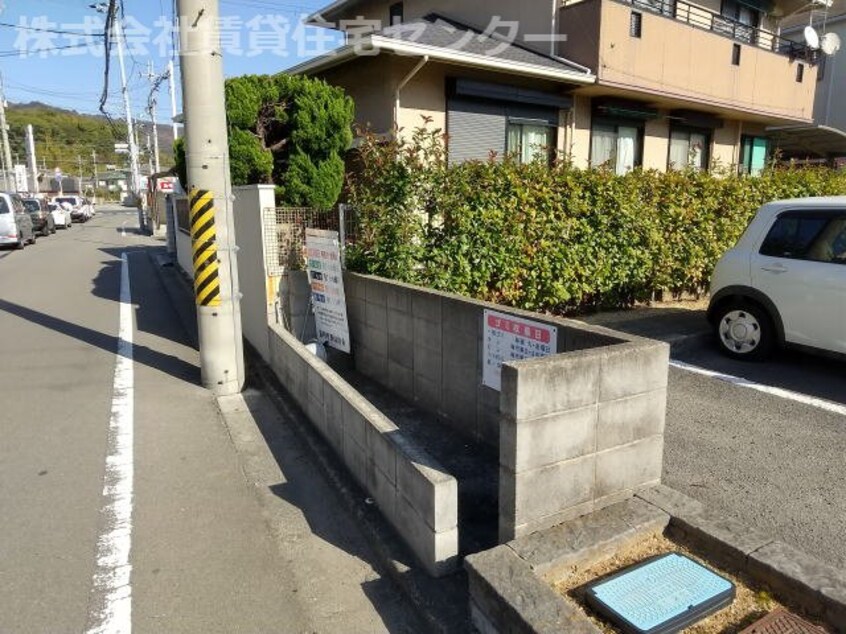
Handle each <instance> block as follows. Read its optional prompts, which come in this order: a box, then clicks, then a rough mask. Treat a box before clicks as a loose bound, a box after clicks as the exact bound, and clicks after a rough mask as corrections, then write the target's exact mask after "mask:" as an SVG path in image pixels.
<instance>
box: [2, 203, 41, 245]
mask: <svg viewBox="0 0 846 634" xmlns="http://www.w3.org/2000/svg"><path fill="white" fill-rule="evenodd" d="M35 240H36V238H35V232H34V231H33V230H32V219H31V218H30V217H29V214H28V213H27V211H26V209H24V206H23V202H21V198H20V196H18V195H17V194H9V193H6V192H2V193H0V245H13V246H15V247H17V248H18V249H23V248H24V247H25V246H26V245H27V244H35Z"/></svg>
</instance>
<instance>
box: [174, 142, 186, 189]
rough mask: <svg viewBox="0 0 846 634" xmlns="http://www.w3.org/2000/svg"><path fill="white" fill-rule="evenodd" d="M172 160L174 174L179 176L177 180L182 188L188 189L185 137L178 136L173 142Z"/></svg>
mask: <svg viewBox="0 0 846 634" xmlns="http://www.w3.org/2000/svg"><path fill="white" fill-rule="evenodd" d="M173 162H174V163H175V164H176V175H177V176H178V177H179V182H180V183H181V185H182V189H184V190H185V191H188V173H187V171H186V168H187V165H186V164H185V139H184V138H183V137H180V138H178V139H176V141H174V142H173Z"/></svg>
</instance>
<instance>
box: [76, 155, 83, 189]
mask: <svg viewBox="0 0 846 634" xmlns="http://www.w3.org/2000/svg"><path fill="white" fill-rule="evenodd" d="M76 163H77V165H79V193H80V195H83V196H84V195H85V188H84V187H83V186H82V154H77V155H76Z"/></svg>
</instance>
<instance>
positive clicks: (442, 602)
mask: <svg viewBox="0 0 846 634" xmlns="http://www.w3.org/2000/svg"><path fill="white" fill-rule="evenodd" d="M245 348H246V349H247V360H248V364H249V368H250V372H249V375H250V377H249V378H250V379H251V380H255V381H256V382H257V383H258V384H259V385H258V387H260V388H261V389H262V390H263V391H264V392H265V394H267V396H268V398H269V399H270V400H271V402H272V403H273V404H274V405H275V406H276V408H277V409H278V411H279V414H280V415H281V416H282V417H283V418H284V419H285V420H286V422H287V423H289V424H290V425H291V427H292V428H293V429H294V430H295V431H296V433H297V435H298V436H299V437H300V439H301V440H302V442H303V444H304V445H305V446H306V447H307V449H308V451H309V453H310V454H311V458H313V459H314V461H315V463H316V464H317V466H318V468H319V469H320V471H321V472H322V473H323V475H324V476H325V477H326V479H327V481H328V482H329V483H330V485H331V486H332V487H333V488H334V489H335V491H336V492H337V493H338V496H339V497H340V499H341V500H342V501H343V504H344V506H345V507H346V508H347V511H348V512H349V513H351V514H352V515H353V516H354V517H355V518H356V519H357V520H358V521H359V523H360V530H361V531H362V533H364V535H365V538H366V539H367V541H368V542H369V544H370V546H371V547H372V549H373V553H374V555H375V556H376V558H377V562H376V563H377V565H378V568H379V572H380V573H382V574H384V575H386V576H387V577H388V578H390V579H391V580H392V581H393V582H394V583H395V584H396V586H397V587H398V588H399V590H400V592H401V593H402V594H403V595H404V596H405V598H406V599H407V600H408V602H409V603H410V604H411V605H412V606H413V608H414V609H415V611H416V612H417V614H418V616H419V617H420V619H421V621H422V622H423V623H425V624H426V626H427V631H431V632H442V633H444V634H451V633H453V632H454V633H456V634H458V633H464V632H468V631H472V629H471V625H470V619H469V614H468V612H467V606H468V600H467V583H466V575H465V574H464V573H463V572H458V573H455V574H453V575H451V576H448V577H441V578H439V579H434V578H432V577H430V576H429V575H428V574H427V573H426V572H425V571H424V570H423V569H422V568H419V567H417V564H416V563H415V564H414V565H415V567H411V566H408V565H406V564H405V563H403V562H414V556H413V555H412V554H411V552H410V551H409V550H408V547H407V546H406V545H405V544H404V543H403V542H402V541H401V540H400V539H399V537H398V536H397V535H396V534H395V532H394V530H393V529H392V528H391V527H390V526H389V525H388V524H387V522H386V520H385V519H384V518H382V516H381V515H380V513H379V511H378V510H377V509H376V508H375V506H373V505H372V504H368V498H367V494H366V493H365V492H364V491H363V490H362V489H361V488H360V487H359V486H358V485H357V484H355V483H354V482H353V478H352V476H351V474H349V473H348V472H347V470H346V468H345V467H343V466H342V465H341V464H340V463H339V461H338V459H337V458H336V457H335V455H334V453H333V451H332V449H331V448H330V447H329V446H328V444H326V442H325V441H323V439H322V438H320V437H319V436H318V435H317V432H316V431H315V430H313V429H312V428H311V426H310V424H309V423H307V422H304V421H306V416H305V414H304V413H303V412H302V411H301V410H300V409H299V408H298V407H297V406H296V405H293V404H292V403H291V401H290V397H288V396H287V394H286V393H285V390H284V388H283V387H282V386H281V385H280V384H279V381H278V379H277V378H276V376H275V375H274V374H273V372H272V370H271V369H270V368H269V367H268V366H267V364H266V363H264V361H263V360H262V359H261V358H260V357H259V356H258V354H257V353H256V352H255V350H253V349H252V347H251V346H250V345H249V343H245Z"/></svg>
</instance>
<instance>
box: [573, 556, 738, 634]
mask: <svg viewBox="0 0 846 634" xmlns="http://www.w3.org/2000/svg"><path fill="white" fill-rule="evenodd" d="M734 595H735V587H734V584H733V583H731V582H730V581H729V580H728V579H724V578H723V577H721V576H719V575H717V574H715V573H713V572H711V571H710V570H708V569H707V568H705V567H704V566H702V565H700V564H698V563H697V562H695V561H693V560H692V559H690V558H689V557H685V556H684V555H679V554H678V553H670V554H668V555H659V556H657V557H652V558H650V559H647V560H646V561H644V562H642V563H639V564H637V565H635V566H632V567H630V568H626V569H625V570H623V571H622V572H618V573H617V574H615V575H613V576H612V577H609V578H607V579H602V580H601V581H597V582H596V583H593V584H590V585H589V586H588V587H587V601H588V604H590V606H591V607H592V608H593V609H594V610H596V612H597V613H599V614H601V615H602V616H604V617H605V618H607V619H608V620H609V621H610V622H611V623H612V624H614V625H615V626H617V627H618V628H620V629H621V630H622V631H623V632H625V633H626V634H672V633H675V632H678V631H680V630H683V629H684V628H686V627H690V626H691V625H693V624H694V623H697V622H698V621H701V620H702V619H704V618H705V617H707V616H710V615H711V614H713V613H714V612H717V611H719V610H722V609H723V608H724V607H726V606H728V605H731V603H732V601H734Z"/></svg>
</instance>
